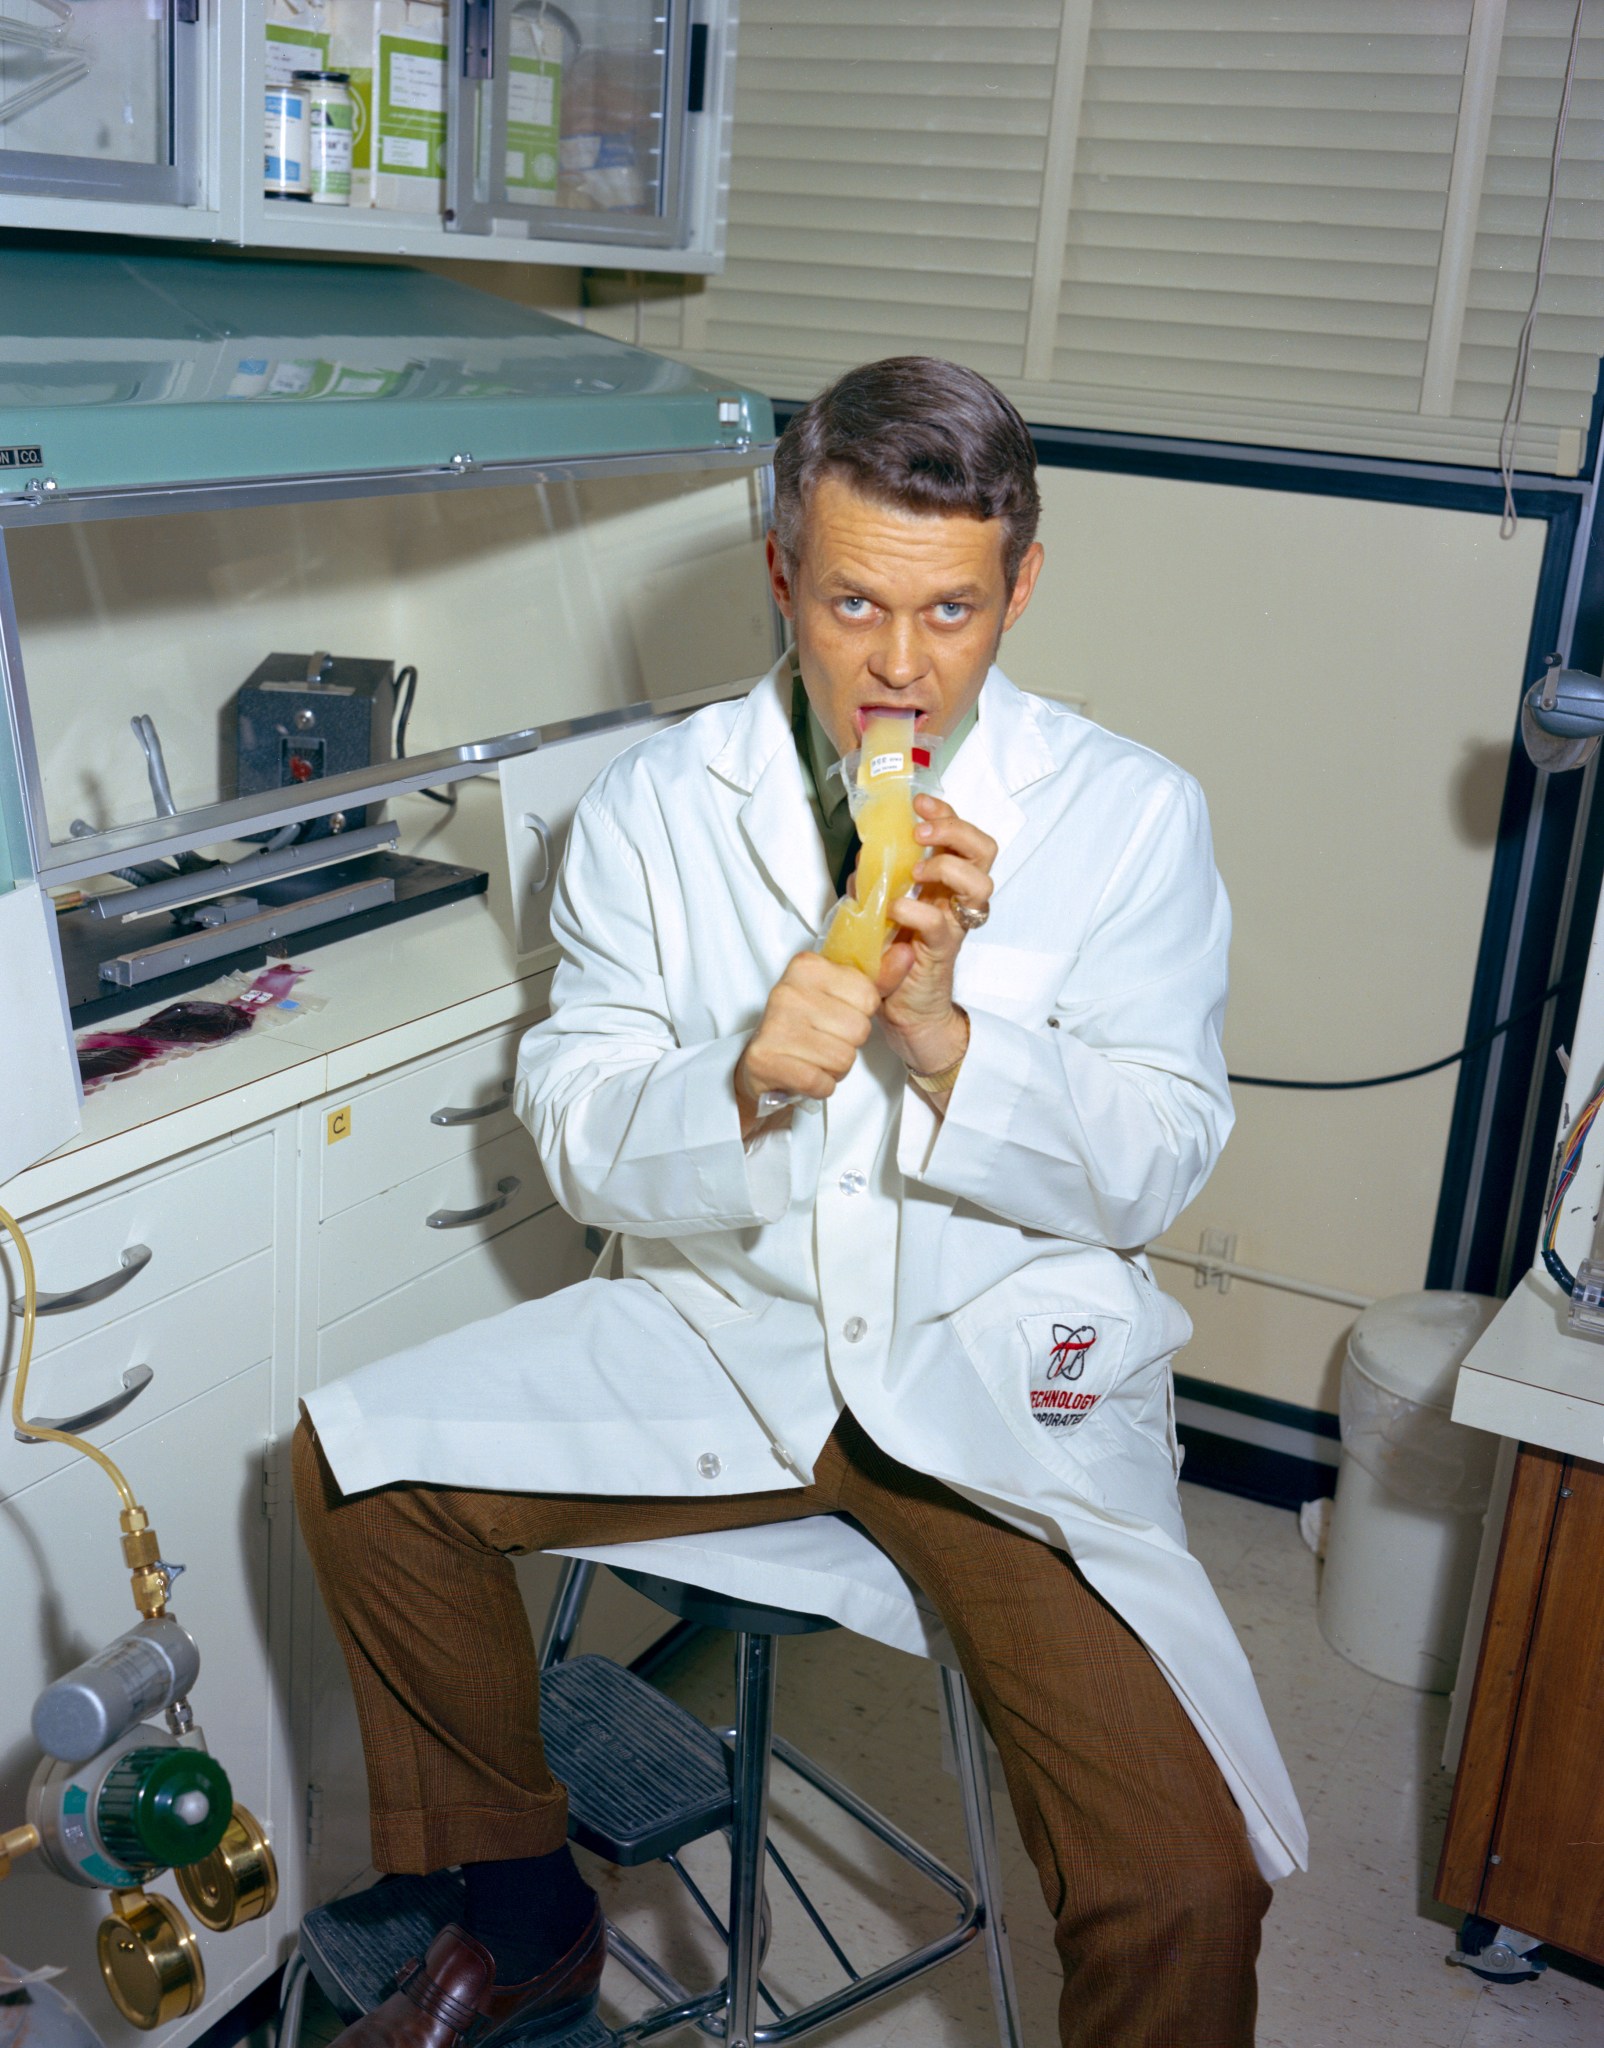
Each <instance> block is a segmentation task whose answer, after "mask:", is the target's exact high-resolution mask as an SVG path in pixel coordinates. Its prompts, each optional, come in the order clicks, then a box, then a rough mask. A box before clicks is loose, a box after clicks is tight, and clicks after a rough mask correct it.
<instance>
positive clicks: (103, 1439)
mask: <svg viewBox="0 0 1604 2048" xmlns="http://www.w3.org/2000/svg"><path fill="white" fill-rule="evenodd" d="M272 1349H273V1254H272V1252H271V1251H265V1252H258V1253H257V1254H256V1255H255V1257H254V1258H249V1259H244V1260H242V1261H241V1262H240V1264H239V1265H237V1266H228V1267H225V1268H224V1270H223V1271H222V1272H221V1273H213V1274H211V1275H209V1277H208V1278H206V1279H205V1280H198V1281H197V1282H196V1283H195V1285H194V1286H193V1287H186V1288H185V1289H184V1291H183V1292H182V1293H181V1294H169V1295H167V1296H166V1297H165V1299H163V1300H161V1301H157V1302H152V1303H151V1305H150V1306H149V1307H148V1308H142V1309H138V1310H136V1311H135V1312H134V1313H133V1314H132V1315H126V1316H123V1317H121V1318H120V1319H119V1320H118V1321H117V1322H115V1323H112V1324H110V1325H109V1326H108V1327H107V1328H105V1329H103V1330H97V1331H95V1332H93V1333H92V1334H91V1335H89V1336H86V1337H80V1338H79V1339H78V1341H77V1342H76V1343H74V1344H63V1345H60V1346H59V1347H58V1348H57V1349H56V1350H54V1351H52V1352H51V1353H49V1355H48V1356H47V1357H44V1358H36V1359H35V1360H34V1365H33V1370H32V1371H31V1372H30V1373H29V1375H28V1413H29V1414H30V1415H32V1416H40V1417H45V1416H50V1417H62V1418H69V1419H70V1418H71V1417H74V1416H76V1415H78V1414H81V1413H82V1412H83V1411H84V1410H85V1409H89V1408H94V1407H96V1406H98V1405H99V1404H100V1403H101V1402H103V1401H106V1400H109V1399H111V1398H112V1397H114V1396H116V1395H118V1394H121V1393H123V1392H125V1391H126V1389H125V1385H124V1382H125V1378H126V1376H127V1375H128V1374H129V1372H130V1369H131V1368H133V1367H135V1366H149V1368H150V1372H151V1377H150V1380H149V1381H148V1383H147V1384H146V1385H145V1386H144V1387H143V1388H142V1389H141V1390H140V1391H139V1392H138V1393H137V1394H136V1395H135V1397H134V1399H133V1400H132V1401H130V1402H129V1404H128V1406H127V1407H126V1408H124V1409H122V1410H121V1411H120V1412H119V1413H118V1414H116V1415H114V1416H111V1417H108V1418H107V1420H106V1421H105V1422H103V1423H100V1424H99V1425H97V1426H95V1427H91V1428H90V1429H88V1430H86V1431H85V1432H84V1434H85V1435H86V1436H87V1437H88V1439H89V1441H90V1442H91V1443H94V1444H98V1445H99V1446H100V1447H101V1448H102V1449H107V1450H109V1449H110V1448H111V1447H112V1445H114V1444H115V1443H116V1442H117V1441H118V1440H119V1439H120V1438H122V1437H126V1436H127V1435H129V1434H130V1432H132V1431H136V1430H140V1429H143V1428H144V1427H145V1425H146V1424H147V1423H150V1422H154V1421H156V1420H157V1419H158V1418H159V1417H160V1416H162V1415H164V1414H166V1413H167V1412H168V1411H169V1410H170V1409H173V1408H176V1407H178V1406H179V1405H180V1403H182V1402H185V1401H190V1400H193V1399H194V1398H195V1396H196V1395H198V1394H203V1393H204V1392H205V1391H206V1389H207V1388H208V1387H210V1386H216V1385H217V1384H218V1383H219V1382H220V1381H223V1380H227V1379H232V1378H233V1376H234V1374H235V1373H237V1372H241V1371H243V1370H244V1368H245V1367H246V1366H248V1365H254V1364H255V1363H256V1362H257V1361H258V1360H259V1359H263V1358H266V1357H268V1356H270V1354H271V1352H272ZM114 1455H118V1456H119V1457H120V1453H119V1454H114ZM81 1462H83V1460H82V1458H81V1456H80V1454H79V1453H78V1452H77V1451H70V1450H68V1449H67V1448H66V1447H65V1446H64V1445H62V1444H39V1443H33V1444H22V1443H18V1441H17V1438H16V1434H15V1432H14V1431H13V1429H12V1427H11V1410H10V1403H9V1400H8V1402H7V1404H6V1412H5V1417H4V1421H3V1424H0V1500H3V1499H5V1498H6V1497H7V1496H8V1495H10V1494H14V1493H18V1492H20V1491H21V1490H22V1489H23V1488H24V1487H29V1486H32V1485H34V1484H35V1482H36V1481H38V1480H40V1479H45V1478H48V1477H49V1476H50V1474H51V1473H53V1472H55V1471H58V1470H59V1469H60V1468H61V1467H63V1466H66V1465H74V1464H79V1463H81ZM128 1482H129V1484H130V1485H131V1486H132V1487H133V1489H134V1492H135V1493H136V1494H137V1495H138V1497H139V1498H140V1499H141V1500H145V1495H144V1494H143V1493H141V1492H140V1488H141V1486H142V1485H143V1484H144V1483H145V1480H144V1475H143V1474H141V1473H138V1472H134V1471H130V1472H129V1474H128ZM101 1483H102V1484H103V1485H104V1484H105V1483H106V1482H105V1481H104V1480H103V1481H102V1482H101ZM108 1491H109V1488H108ZM146 1505H147V1506H151V1503H150V1502H148V1501H146ZM152 1512H153V1513H154V1508H153V1507H152Z"/></svg>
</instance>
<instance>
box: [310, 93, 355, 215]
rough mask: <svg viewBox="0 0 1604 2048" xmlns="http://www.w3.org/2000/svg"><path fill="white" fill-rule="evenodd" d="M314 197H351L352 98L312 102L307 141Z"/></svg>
mask: <svg viewBox="0 0 1604 2048" xmlns="http://www.w3.org/2000/svg"><path fill="white" fill-rule="evenodd" d="M306 153H307V157H308V160H309V162H310V164H311V182H312V191H313V194H314V196H315V195H316V194H317V193H319V192H322V193H325V194H326V195H328V196H329V197H330V198H335V199H347V200H348V199H349V198H350V196H351V107H350V103H349V101H334V100H321V101H314V102H313V104H312V120H311V128H310V132H309V135H308V141H307V152H306Z"/></svg>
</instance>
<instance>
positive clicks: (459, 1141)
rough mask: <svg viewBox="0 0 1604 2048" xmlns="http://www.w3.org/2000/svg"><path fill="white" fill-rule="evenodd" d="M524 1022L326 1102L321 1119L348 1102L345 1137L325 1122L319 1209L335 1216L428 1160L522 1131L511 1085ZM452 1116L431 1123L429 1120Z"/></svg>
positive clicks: (453, 1155)
mask: <svg viewBox="0 0 1604 2048" xmlns="http://www.w3.org/2000/svg"><path fill="white" fill-rule="evenodd" d="M522 1036H523V1027H522V1026H520V1027H519V1028H518V1030H516V1031H498V1032H497V1033H496V1034H495V1036H494V1037H492V1038H485V1039H481V1040H480V1041H479V1042H478V1043H477V1044H475V1045H468V1046H464V1047H462V1048H461V1049H460V1050H459V1051H457V1052H454V1053H451V1054H449V1055H448V1056H447V1057H446V1058H445V1059H438V1060H430V1061H429V1062H428V1063H427V1065H424V1066H418V1067H412V1068H410V1069H409V1070H408V1071H406V1072H405V1073H401V1074H397V1075H396V1076H395V1078H394V1079H393V1080H389V1081H384V1082H381V1083H380V1084H379V1086H377V1087H376V1088H368V1089H365V1090H364V1091H363V1092H362V1093H360V1094H356V1095H353V1096H351V1097H350V1099H349V1102H348V1103H347V1102H346V1101H345V1100H343V1099H342V1100H334V1099H332V1098H331V1099H330V1101H329V1102H328V1103H327V1104H325V1105H324V1115H325V1119H326V1117H327V1116H328V1115H332V1114H333V1113H334V1112H335V1111H337V1110H339V1109H342V1108H346V1107H349V1109H350V1112H351V1128H350V1133H349V1135H348V1136H346V1137H343V1138H340V1139H338V1140H336V1142H335V1143H333V1144H329V1143H328V1142H327V1122H326V1120H325V1123H324V1127H323V1133H322V1135H323V1138H324V1143H323V1148H322V1160H323V1174H322V1200H321V1204H320V1208H319V1214H320V1215H322V1216H325V1217H327V1216H337V1215H339V1214H340V1212H341V1211H342V1210H345V1209H350V1208H354V1207H355V1206H356V1204H357V1203H358V1202H366V1201H368V1200H370V1199H371V1198H372V1197H373V1196H374V1195H378V1194H382V1193H383V1192H384V1191H385V1190H386V1189H387V1188H393V1187H395V1186H396V1185H397V1184H398V1183H399V1182H401V1181H404V1180H410V1179H411V1178H412V1177H413V1175H415V1174H418V1173H422V1172H423V1171H424V1170H425V1169H426V1168H428V1167H431V1166H437V1165H443V1164H445V1163H446V1162H447V1161H449V1160H452V1159H460V1158H462V1157H464V1155H465V1154H467V1153H469V1152H473V1151H475V1150H477V1149H478V1148H479V1147H480V1146H481V1145H485V1144H488V1143H489V1142H490V1141H491V1140H492V1139H494V1138H500V1137H504V1136H505V1135H506V1134H507V1132H508V1131H511V1130H516V1129H520V1128H521V1126H520V1125H519V1123H518V1119H517V1118H516V1117H515V1116H514V1115H513V1112H512V1107H511V1103H512V1094H511V1088H510V1085H508V1086H506V1087H504V1085H503V1084H510V1083H511V1081H512V1077H513V1073H514V1070H515V1069H516V1067H517V1064H518V1041H519V1039H520V1038H521V1037H522ZM439 1116H443V1117H448V1118H450V1121H449V1122H447V1123H436V1122H435V1121H434V1118H436V1117H439Z"/></svg>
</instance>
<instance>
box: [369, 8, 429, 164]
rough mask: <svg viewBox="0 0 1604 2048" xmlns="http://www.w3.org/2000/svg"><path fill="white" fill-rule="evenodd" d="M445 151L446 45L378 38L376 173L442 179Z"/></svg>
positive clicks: (399, 38) (409, 37)
mask: <svg viewBox="0 0 1604 2048" xmlns="http://www.w3.org/2000/svg"><path fill="white" fill-rule="evenodd" d="M445 151H446V46H445V44H444V43H424V42H419V41H417V40H416V39H415V38H413V37H411V36H380V38H379V119H378V149H377V152H376V154H375V157H374V161H373V168H374V170H375V171H377V172H379V173H380V174H384V173H389V174H391V175H394V176H399V177H403V178H443V177H444V176H445V174H446V156H445Z"/></svg>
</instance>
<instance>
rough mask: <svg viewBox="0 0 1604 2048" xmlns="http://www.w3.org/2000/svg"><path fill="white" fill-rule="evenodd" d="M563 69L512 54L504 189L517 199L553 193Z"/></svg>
mask: <svg viewBox="0 0 1604 2048" xmlns="http://www.w3.org/2000/svg"><path fill="white" fill-rule="evenodd" d="M562 82H563V72H562V66H561V65H560V64H550V63H547V61H546V60H545V58H543V57H514V58H513V59H512V61H511V64H510V66H509V68H508V74H507V164H506V179H507V190H508V192H509V193H512V194H515V195H517V196H519V197H522V198H526V199H527V198H533V197H538V196H542V195H544V194H546V193H548V192H549V193H550V194H552V196H553V197H555V196H556V191H557V131H558V127H559V125H560V123H561V120H562Z"/></svg>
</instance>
